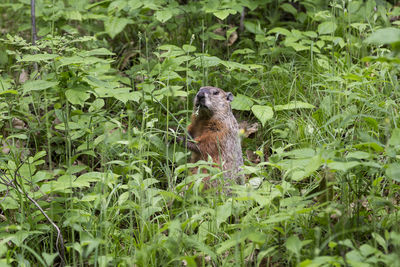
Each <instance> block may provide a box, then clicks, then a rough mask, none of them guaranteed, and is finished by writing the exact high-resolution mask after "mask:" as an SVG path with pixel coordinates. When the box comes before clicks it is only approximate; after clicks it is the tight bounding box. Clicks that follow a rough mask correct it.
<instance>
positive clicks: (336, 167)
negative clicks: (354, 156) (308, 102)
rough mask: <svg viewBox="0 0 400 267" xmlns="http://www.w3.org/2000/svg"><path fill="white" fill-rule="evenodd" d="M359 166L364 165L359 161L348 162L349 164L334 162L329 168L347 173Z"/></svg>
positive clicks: (329, 164)
mask: <svg viewBox="0 0 400 267" xmlns="http://www.w3.org/2000/svg"><path fill="white" fill-rule="evenodd" d="M359 165H362V163H361V162H358V161H348V162H340V161H334V162H330V163H328V167H329V168H330V169H333V170H338V171H343V172H347V171H348V170H350V169H351V168H354V167H356V166H359Z"/></svg>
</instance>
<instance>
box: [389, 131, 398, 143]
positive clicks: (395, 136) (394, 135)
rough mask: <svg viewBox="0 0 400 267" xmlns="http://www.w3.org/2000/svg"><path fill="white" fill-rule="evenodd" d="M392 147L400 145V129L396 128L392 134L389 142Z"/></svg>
mask: <svg viewBox="0 0 400 267" xmlns="http://www.w3.org/2000/svg"><path fill="white" fill-rule="evenodd" d="M388 144H389V145H391V146H399V145H400V128H395V129H394V130H393V132H392V136H391V137H390V139H389V142H388Z"/></svg>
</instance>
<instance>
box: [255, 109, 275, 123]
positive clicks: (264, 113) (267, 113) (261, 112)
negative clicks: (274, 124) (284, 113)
mask: <svg viewBox="0 0 400 267" xmlns="http://www.w3.org/2000/svg"><path fill="white" fill-rule="evenodd" d="M251 111H253V114H254V115H255V116H256V117H257V119H259V120H260V122H261V124H262V126H265V123H266V122H267V121H268V120H270V119H272V117H273V116H274V111H273V110H272V108H271V107H269V106H260V105H254V106H252V107H251Z"/></svg>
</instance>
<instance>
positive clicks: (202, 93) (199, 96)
mask: <svg viewBox="0 0 400 267" xmlns="http://www.w3.org/2000/svg"><path fill="white" fill-rule="evenodd" d="M205 97H206V93H205V92H204V91H202V90H200V91H199V92H198V93H197V99H198V100H201V99H203V98H205Z"/></svg>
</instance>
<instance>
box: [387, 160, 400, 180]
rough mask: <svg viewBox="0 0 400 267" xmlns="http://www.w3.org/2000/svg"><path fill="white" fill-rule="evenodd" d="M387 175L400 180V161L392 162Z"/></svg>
mask: <svg viewBox="0 0 400 267" xmlns="http://www.w3.org/2000/svg"><path fill="white" fill-rule="evenodd" d="M386 176H387V177H389V178H390V179H393V180H395V181H396V182H400V163H391V164H389V165H388V167H387V169H386Z"/></svg>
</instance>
